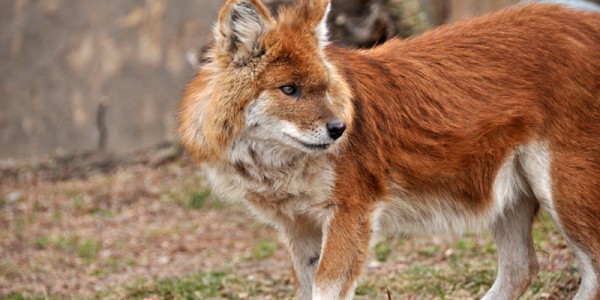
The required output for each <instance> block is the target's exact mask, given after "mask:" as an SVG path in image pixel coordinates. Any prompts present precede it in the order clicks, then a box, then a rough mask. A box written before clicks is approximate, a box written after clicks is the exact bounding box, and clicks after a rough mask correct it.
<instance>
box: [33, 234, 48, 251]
mask: <svg viewBox="0 0 600 300" xmlns="http://www.w3.org/2000/svg"><path fill="white" fill-rule="evenodd" d="M31 244H32V245H33V247H34V248H36V249H39V250H43V249H46V248H48V245H49V244H50V239H49V238H48V237H46V236H36V237H34V238H33V241H32V242H31Z"/></svg>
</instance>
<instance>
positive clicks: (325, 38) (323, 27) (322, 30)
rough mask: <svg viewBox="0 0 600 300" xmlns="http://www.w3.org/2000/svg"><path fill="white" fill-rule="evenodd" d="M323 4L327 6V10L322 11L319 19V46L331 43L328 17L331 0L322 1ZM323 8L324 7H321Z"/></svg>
mask: <svg viewBox="0 0 600 300" xmlns="http://www.w3.org/2000/svg"><path fill="white" fill-rule="evenodd" d="M321 2H325V3H326V4H325V3H322V4H321V5H322V6H325V10H323V11H322V12H321V18H320V19H319V23H318V25H317V29H316V33H317V38H318V39H319V46H320V47H321V49H322V48H325V46H327V44H328V43H329V28H328V27H327V19H328V18H329V12H330V11H331V1H329V0H327V1H321ZM321 9H322V8H321Z"/></svg>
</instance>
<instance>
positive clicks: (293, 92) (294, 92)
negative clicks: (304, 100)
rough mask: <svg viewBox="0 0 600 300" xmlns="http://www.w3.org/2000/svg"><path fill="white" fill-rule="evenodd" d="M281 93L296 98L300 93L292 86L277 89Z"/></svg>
mask: <svg viewBox="0 0 600 300" xmlns="http://www.w3.org/2000/svg"><path fill="white" fill-rule="evenodd" d="M279 89H280V90H281V92H282V93H284V94H285V95H286V96H292V97H298V96H300V91H299V90H298V88H296V87H295V86H293V85H284V86H282V87H280V88H279Z"/></svg>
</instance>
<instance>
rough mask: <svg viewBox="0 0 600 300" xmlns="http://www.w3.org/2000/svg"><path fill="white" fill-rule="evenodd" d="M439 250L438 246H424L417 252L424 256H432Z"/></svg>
mask: <svg viewBox="0 0 600 300" xmlns="http://www.w3.org/2000/svg"><path fill="white" fill-rule="evenodd" d="M439 252H440V247H439V246H433V247H425V248H423V249H421V250H419V254H421V255H423V256H426V257H433V256H435V254H436V253H439Z"/></svg>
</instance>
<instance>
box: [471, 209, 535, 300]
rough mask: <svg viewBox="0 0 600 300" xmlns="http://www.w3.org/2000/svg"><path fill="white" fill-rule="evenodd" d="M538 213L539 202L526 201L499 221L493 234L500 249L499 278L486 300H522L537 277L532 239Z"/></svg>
mask: <svg viewBox="0 0 600 300" xmlns="http://www.w3.org/2000/svg"><path fill="white" fill-rule="evenodd" d="M537 209H538V204H537V203H536V202H535V201H533V200H531V199H528V198H526V197H523V198H522V199H520V200H519V201H518V203H517V204H516V205H515V206H514V207H511V208H508V209H507V211H506V212H505V214H504V215H502V216H500V217H499V218H498V220H496V223H495V224H494V227H493V231H492V234H493V236H494V239H495V240H496V244H497V247H498V275H497V276H496V281H494V285H492V288H491V289H490V290H489V291H488V292H487V293H486V294H485V296H484V297H483V299H485V300H491V299H518V298H519V297H520V296H521V295H522V294H523V293H524V292H525V290H526V289H527V288H528V287H529V284H530V283H531V279H532V278H533V277H534V276H535V275H536V274H537V272H538V262H537V257H536V255H535V250H534V247H533V239H532V237H531V226H532V223H533V218H534V217H535V214H536V213H537Z"/></svg>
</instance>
